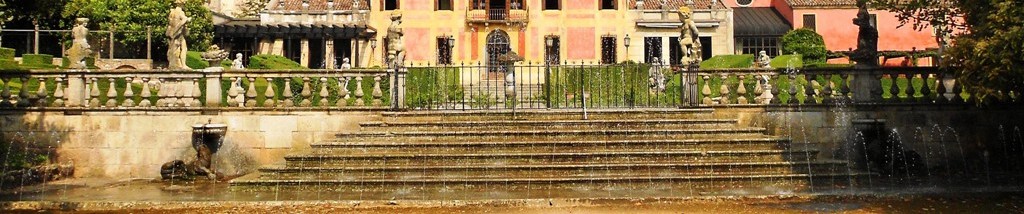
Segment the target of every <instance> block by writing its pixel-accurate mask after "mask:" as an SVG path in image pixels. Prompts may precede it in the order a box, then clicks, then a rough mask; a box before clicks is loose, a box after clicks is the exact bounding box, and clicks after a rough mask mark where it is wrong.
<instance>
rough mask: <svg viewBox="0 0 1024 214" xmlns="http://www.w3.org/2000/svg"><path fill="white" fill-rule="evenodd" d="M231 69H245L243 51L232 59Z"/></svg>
mask: <svg viewBox="0 0 1024 214" xmlns="http://www.w3.org/2000/svg"><path fill="white" fill-rule="evenodd" d="M231 69H234V70H245V64H244V61H243V60H242V53H238V54H235V60H233V61H231Z"/></svg>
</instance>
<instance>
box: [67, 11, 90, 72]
mask: <svg viewBox="0 0 1024 214" xmlns="http://www.w3.org/2000/svg"><path fill="white" fill-rule="evenodd" d="M88 24H89V19H87V18H78V19H75V27H74V28H71V38H72V40H71V48H69V49H68V50H67V56H68V62H69V64H68V68H70V69H86V68H88V67H87V66H86V64H85V57H87V56H89V55H90V54H92V47H90V46H89V41H88V39H87V37H89V28H86V27H85V26H86V25H88Z"/></svg>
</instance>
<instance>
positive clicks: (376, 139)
mask: <svg viewBox="0 0 1024 214" xmlns="http://www.w3.org/2000/svg"><path fill="white" fill-rule="evenodd" d="M767 137H771V136H768V135H765V134H762V133H760V132H744V133H717V132H711V133H676V134H659V135H654V134H619V135H600V134H594V135H558V134H545V135H521V136H506V135H486V136H471V135H459V136H454V135H453V136H444V135H434V136H386V135H384V136H364V137H338V138H334V139H333V140H329V141H324V142H322V143H358V142H367V143H380V142H473V141H486V142H495V141H501V142H519V141H524V142H526V141H572V140H575V141H619V140H651V139H694V140H718V139H731V138H736V139H748V138H767Z"/></svg>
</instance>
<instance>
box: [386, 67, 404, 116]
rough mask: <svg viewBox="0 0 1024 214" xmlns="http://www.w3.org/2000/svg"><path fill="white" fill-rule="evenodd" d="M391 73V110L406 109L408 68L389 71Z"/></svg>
mask: <svg viewBox="0 0 1024 214" xmlns="http://www.w3.org/2000/svg"><path fill="white" fill-rule="evenodd" d="M388 73H391V108H392V109H400V108H405V75H406V74H408V73H409V70H408V69H406V68H399V69H397V70H396V69H388Z"/></svg>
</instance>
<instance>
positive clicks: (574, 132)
mask: <svg viewBox="0 0 1024 214" xmlns="http://www.w3.org/2000/svg"><path fill="white" fill-rule="evenodd" d="M764 132H765V129H764V128H714V129H711V128H708V129H704V128H693V129H685V128H684V129H608V130H593V129H573V128H571V127H563V128H562V129H545V130H536V129H526V130H469V131H462V130H452V131H373V132H371V131H363V132H356V133H341V134H337V135H336V136H337V137H339V138H353V137H456V136H474V137H486V136H545V135H547V136H550V135H554V136H588V135H599V136H621V135H644V136H650V137H658V136H665V135H678V134H763V133H764Z"/></svg>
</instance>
